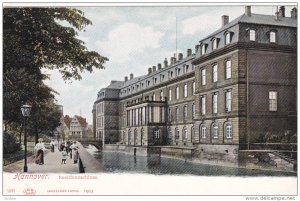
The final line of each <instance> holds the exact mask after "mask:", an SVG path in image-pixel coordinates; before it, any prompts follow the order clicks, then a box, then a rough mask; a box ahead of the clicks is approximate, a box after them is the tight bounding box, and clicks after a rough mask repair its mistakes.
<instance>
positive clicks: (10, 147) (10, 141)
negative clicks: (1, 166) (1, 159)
mask: <svg viewBox="0 0 300 201" xmlns="http://www.w3.org/2000/svg"><path fill="white" fill-rule="evenodd" d="M19 150H20V144H19V143H18V142H17V138H16V136H15V135H14V134H12V133H8V132H3V154H12V153H15V152H16V151H19Z"/></svg>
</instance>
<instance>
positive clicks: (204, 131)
mask: <svg viewBox="0 0 300 201" xmlns="http://www.w3.org/2000/svg"><path fill="white" fill-rule="evenodd" d="M200 137H201V138H202V139H205V138H206V126H204V125H201V126H200Z"/></svg>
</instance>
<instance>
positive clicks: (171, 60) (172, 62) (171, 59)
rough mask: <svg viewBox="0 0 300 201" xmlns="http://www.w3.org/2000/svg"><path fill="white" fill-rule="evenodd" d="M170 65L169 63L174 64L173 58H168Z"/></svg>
mask: <svg viewBox="0 0 300 201" xmlns="http://www.w3.org/2000/svg"><path fill="white" fill-rule="evenodd" d="M170 63H171V65H172V64H174V63H175V62H174V57H171V58H170Z"/></svg>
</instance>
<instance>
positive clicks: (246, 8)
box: [245, 6, 251, 17]
mask: <svg viewBox="0 0 300 201" xmlns="http://www.w3.org/2000/svg"><path fill="white" fill-rule="evenodd" d="M245 15H246V16H249V17H250V16H251V6H245Z"/></svg>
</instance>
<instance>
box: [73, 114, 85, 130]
mask: <svg viewBox="0 0 300 201" xmlns="http://www.w3.org/2000/svg"><path fill="white" fill-rule="evenodd" d="M75 117H76V118H77V119H78V121H79V123H80V125H81V126H82V127H84V128H86V127H87V125H88V123H87V122H86V118H83V117H81V116H79V115H75Z"/></svg>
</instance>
